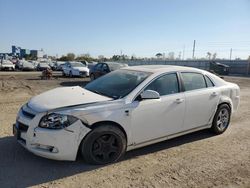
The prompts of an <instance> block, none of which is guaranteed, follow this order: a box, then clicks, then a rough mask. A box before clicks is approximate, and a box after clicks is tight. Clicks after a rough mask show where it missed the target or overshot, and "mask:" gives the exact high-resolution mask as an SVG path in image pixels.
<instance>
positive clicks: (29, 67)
mask: <svg viewBox="0 0 250 188" xmlns="http://www.w3.org/2000/svg"><path fill="white" fill-rule="evenodd" d="M17 68H18V69H19V70H22V71H33V70H35V69H36V68H35V65H34V64H33V62H32V61H25V60H20V61H19V62H18V64H17Z"/></svg>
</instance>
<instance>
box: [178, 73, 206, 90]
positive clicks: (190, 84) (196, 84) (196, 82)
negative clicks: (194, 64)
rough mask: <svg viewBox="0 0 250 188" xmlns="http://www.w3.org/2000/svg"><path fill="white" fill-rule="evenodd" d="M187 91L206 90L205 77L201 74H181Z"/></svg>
mask: <svg viewBox="0 0 250 188" xmlns="http://www.w3.org/2000/svg"><path fill="white" fill-rule="evenodd" d="M181 74H182V78H183V84H184V88H185V91H191V90H195V89H202V88H206V87H207V86H206V82H205V79H204V76H203V75H202V74H199V73H189V72H185V73H181Z"/></svg>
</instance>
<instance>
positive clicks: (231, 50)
mask: <svg viewBox="0 0 250 188" xmlns="http://www.w3.org/2000/svg"><path fill="white" fill-rule="evenodd" d="M232 52H233V49H232V48H231V49H230V60H232Z"/></svg>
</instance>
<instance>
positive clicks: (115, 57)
mask: <svg viewBox="0 0 250 188" xmlns="http://www.w3.org/2000/svg"><path fill="white" fill-rule="evenodd" d="M249 57H250V56H249ZM28 58H29V57H28ZM30 58H32V57H30ZM155 58H156V59H163V60H182V59H183V57H182V54H181V52H180V53H179V54H178V55H177V56H175V53H174V52H169V53H168V54H167V55H166V54H165V53H157V54H156V55H155ZM143 59H154V58H138V57H136V56H135V55H132V56H128V55H125V54H121V55H113V56H112V57H111V58H107V57H105V56H103V55H99V56H98V58H93V57H91V56H90V54H81V55H79V56H76V55H75V54H74V53H68V54H67V55H63V56H62V57H60V58H58V59H57V60H59V61H119V60H143ZM199 59H201V60H205V59H208V60H215V59H217V53H211V52H207V54H206V57H204V58H199ZM188 60H189V59H188Z"/></svg>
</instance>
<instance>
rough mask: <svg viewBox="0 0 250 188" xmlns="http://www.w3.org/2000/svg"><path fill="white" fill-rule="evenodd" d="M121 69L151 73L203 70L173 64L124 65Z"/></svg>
mask: <svg viewBox="0 0 250 188" xmlns="http://www.w3.org/2000/svg"><path fill="white" fill-rule="evenodd" d="M122 69H126V70H135V71H143V72H151V73H161V72H172V71H192V72H200V73H201V72H204V71H203V70H201V69H197V68H193V67H186V66H175V65H139V66H130V67H124V68H122Z"/></svg>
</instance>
